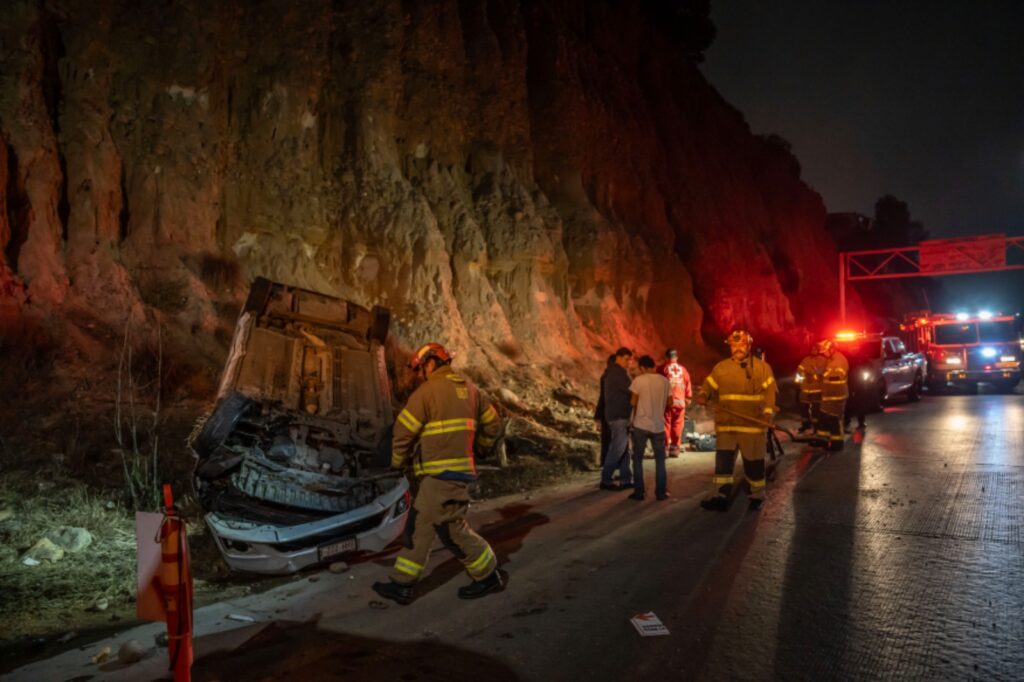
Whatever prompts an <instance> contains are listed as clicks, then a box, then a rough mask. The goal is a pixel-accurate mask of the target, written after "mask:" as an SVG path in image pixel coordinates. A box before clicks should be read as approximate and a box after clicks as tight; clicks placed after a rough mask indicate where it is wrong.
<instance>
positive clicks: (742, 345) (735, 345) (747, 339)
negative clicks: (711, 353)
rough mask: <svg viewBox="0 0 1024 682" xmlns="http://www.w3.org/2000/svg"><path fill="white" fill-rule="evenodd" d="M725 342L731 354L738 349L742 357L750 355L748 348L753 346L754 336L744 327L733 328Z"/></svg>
mask: <svg viewBox="0 0 1024 682" xmlns="http://www.w3.org/2000/svg"><path fill="white" fill-rule="evenodd" d="M725 342H726V343H727V344H729V351H730V352H731V353H733V355H735V354H736V351H737V350H739V351H740V352H741V353H742V354H743V357H746V356H748V355H750V350H751V348H753V347H754V337H753V336H751V335H750V332H748V331H747V330H746V329H734V330H733V332H732V333H731V334H729V336H728V337H727V338H726V339H725Z"/></svg>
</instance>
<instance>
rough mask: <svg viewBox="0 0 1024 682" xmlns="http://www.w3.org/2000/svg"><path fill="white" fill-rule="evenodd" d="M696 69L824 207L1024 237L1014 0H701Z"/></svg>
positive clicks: (1022, 64)
mask: <svg viewBox="0 0 1024 682" xmlns="http://www.w3.org/2000/svg"><path fill="white" fill-rule="evenodd" d="M712 19H713V21H714V23H715V25H716V27H717V29H718V36H717V38H716V39H715V42H714V44H713V45H712V46H711V48H710V50H709V51H708V54H707V62H706V64H705V66H704V72H705V74H706V75H707V76H708V78H709V80H710V81H711V82H712V83H713V84H714V85H715V86H716V87H717V88H718V90H719V91H720V92H721V93H722V95H723V96H724V97H725V98H726V99H727V100H728V101H730V102H731V103H733V104H734V105H735V106H736V107H738V108H739V109H740V110H741V111H742V112H743V113H744V114H745V115H746V117H747V121H748V122H749V123H750V125H751V127H752V128H753V130H754V132H755V133H772V132H774V133H778V134H780V135H782V137H784V138H786V139H787V140H789V141H790V142H791V143H792V144H793V151H794V153H795V154H796V155H797V157H798V158H799V159H800V161H801V163H802V165H803V169H804V172H803V177H804V179H805V180H806V181H807V182H808V184H810V185H811V186H812V187H814V188H815V189H816V190H817V191H818V192H819V193H820V194H821V195H822V196H823V197H824V199H825V204H826V206H827V207H828V209H829V210H830V211H857V212H860V213H865V214H868V215H870V214H871V213H872V212H873V207H874V203H875V200H876V199H877V198H878V197H879V196H881V195H882V194H886V193H890V194H894V195H896V196H897V197H899V198H900V199H902V200H904V201H906V202H908V203H909V205H910V210H911V213H912V214H913V216H914V217H915V218H916V219H919V220H922V221H923V222H924V224H925V226H926V227H927V228H929V229H930V230H931V232H932V235H933V236H937V237H945V236H956V235H960V234H983V233H989V232H1005V233H1008V234H1024V2H1022V1H1021V0H979V1H978V2H962V1H959V2H944V1H939V0H937V1H935V2H880V1H877V0H843V1H841V2H820V0H819V1H810V0H804V1H801V0H777V1H776V2H763V0H712Z"/></svg>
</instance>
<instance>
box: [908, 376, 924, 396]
mask: <svg viewBox="0 0 1024 682" xmlns="http://www.w3.org/2000/svg"><path fill="white" fill-rule="evenodd" d="M920 399H921V375H920V374H918V375H917V376H915V377H914V383H912V384H911V385H910V388H908V389H907V400H908V401H910V402H912V403H916V402H917V401H918V400H920Z"/></svg>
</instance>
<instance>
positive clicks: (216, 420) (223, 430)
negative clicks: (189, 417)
mask: <svg viewBox="0 0 1024 682" xmlns="http://www.w3.org/2000/svg"><path fill="white" fill-rule="evenodd" d="M251 403H252V401H251V400H250V399H249V398H247V397H246V396H244V395H242V394H241V393H231V394H230V395H228V396H227V397H226V398H224V399H223V400H221V401H220V402H219V403H217V405H216V407H214V408H213V412H212V413H210V416H209V417H208V418H207V420H206V423H205V424H203V428H202V430H201V431H200V432H199V435H198V436H196V438H195V440H194V441H192V450H193V451H195V453H196V454H197V455H199V456H200V457H206V456H208V455H210V454H211V453H213V451H214V450H216V449H217V448H218V447H219V446H220V445H221V444H222V443H223V442H224V441H225V440H227V438H228V436H229V435H231V430H232V429H234V428H235V424H236V423H238V418H239V417H241V416H242V414H243V413H244V412H245V410H246V409H247V408H248V407H249V405H250V404H251Z"/></svg>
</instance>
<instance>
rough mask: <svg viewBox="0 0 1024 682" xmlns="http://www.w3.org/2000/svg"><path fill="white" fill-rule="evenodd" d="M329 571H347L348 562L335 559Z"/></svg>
mask: <svg viewBox="0 0 1024 682" xmlns="http://www.w3.org/2000/svg"><path fill="white" fill-rule="evenodd" d="M329 570H330V572H331V573H345V572H347V571H348V564H347V563H345V562H344V561H335V562H334V563H333V564H331V565H330V568H329Z"/></svg>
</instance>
